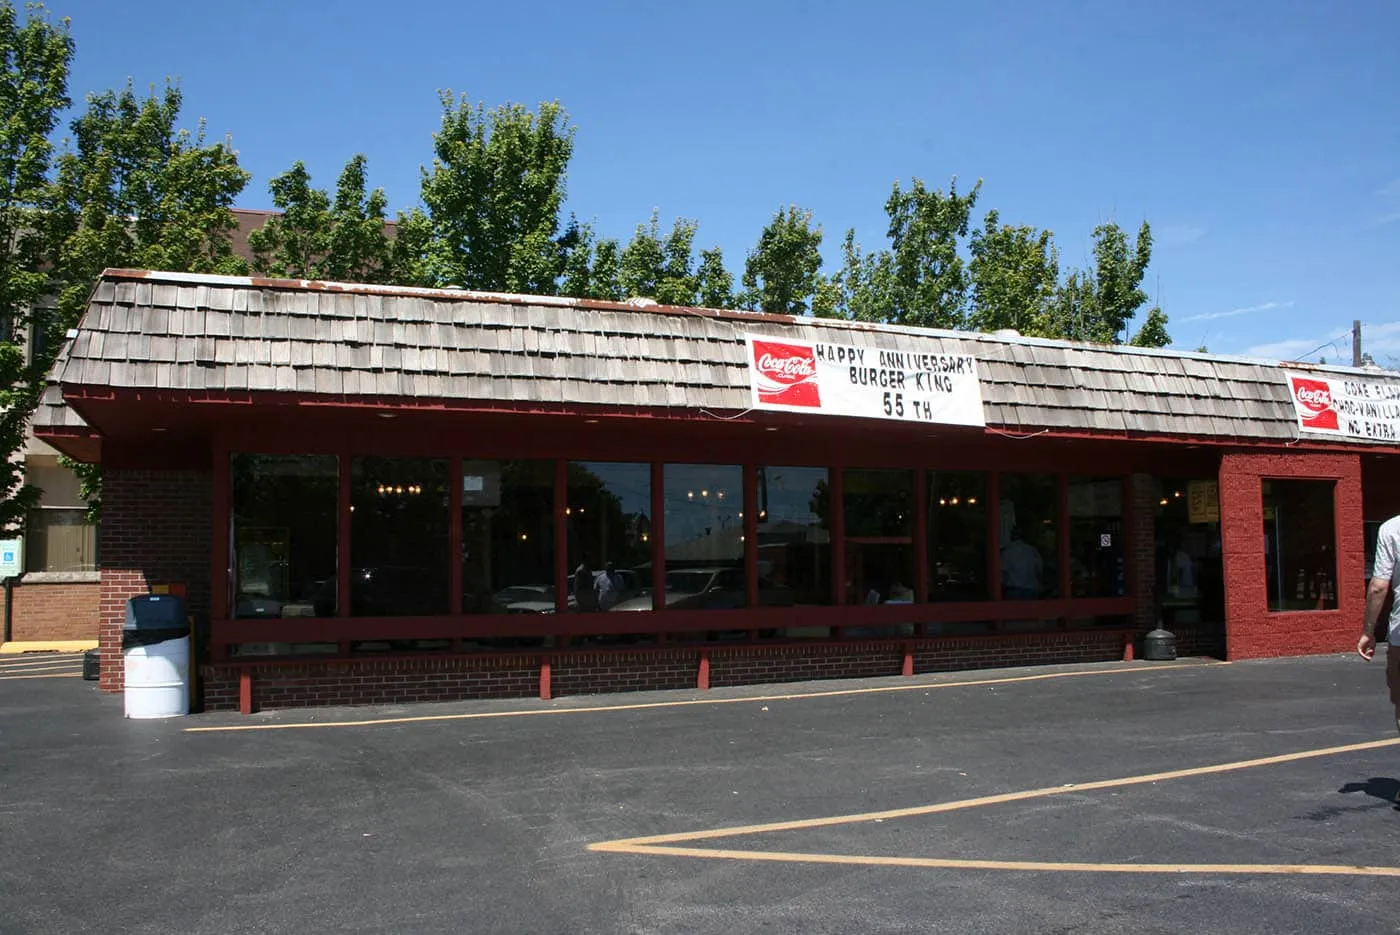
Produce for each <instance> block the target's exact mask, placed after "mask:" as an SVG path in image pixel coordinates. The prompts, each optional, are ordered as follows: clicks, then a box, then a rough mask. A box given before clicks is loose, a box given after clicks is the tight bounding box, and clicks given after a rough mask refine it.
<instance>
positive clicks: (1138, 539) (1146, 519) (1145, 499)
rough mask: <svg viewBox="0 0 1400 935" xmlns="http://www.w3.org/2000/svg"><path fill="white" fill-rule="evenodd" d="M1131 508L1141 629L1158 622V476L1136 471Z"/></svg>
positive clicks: (1136, 618) (1130, 545)
mask: <svg viewBox="0 0 1400 935" xmlns="http://www.w3.org/2000/svg"><path fill="white" fill-rule="evenodd" d="M1130 489H1131V492H1132V497H1131V501H1130V503H1129V505H1128V508H1129V509H1130V510H1131V511H1132V514H1131V515H1132V537H1133V541H1132V542H1130V543H1128V548H1130V549H1132V550H1133V582H1132V586H1133V588H1134V592H1133V593H1134V594H1136V595H1137V607H1136V608H1135V610H1134V612H1133V623H1134V625H1136V626H1137V628H1138V629H1140V630H1144V631H1146V630H1151V629H1153V628H1154V627H1156V626H1157V500H1158V496H1159V494H1158V485H1157V480H1156V478H1154V477H1151V476H1150V475H1147V474H1134V475H1133V476H1132V480H1131V482H1130Z"/></svg>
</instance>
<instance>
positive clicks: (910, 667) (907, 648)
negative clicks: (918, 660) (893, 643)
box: [900, 643, 914, 678]
mask: <svg viewBox="0 0 1400 935" xmlns="http://www.w3.org/2000/svg"><path fill="white" fill-rule="evenodd" d="M900 674H901V675H903V676H904V677H905V678H908V677H909V676H911V675H913V674H914V644H913V643H905V644H904V669H903V671H901V672H900Z"/></svg>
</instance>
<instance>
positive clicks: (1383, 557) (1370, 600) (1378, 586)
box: [1356, 516, 1400, 730]
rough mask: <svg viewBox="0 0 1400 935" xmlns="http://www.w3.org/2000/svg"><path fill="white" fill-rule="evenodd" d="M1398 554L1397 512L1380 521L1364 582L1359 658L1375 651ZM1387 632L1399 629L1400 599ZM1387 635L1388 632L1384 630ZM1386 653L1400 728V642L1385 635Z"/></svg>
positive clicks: (1387, 674)
mask: <svg viewBox="0 0 1400 935" xmlns="http://www.w3.org/2000/svg"><path fill="white" fill-rule="evenodd" d="M1397 556H1400V516H1393V517H1391V518H1390V519H1388V520H1386V521H1385V523H1384V524H1382V525H1381V530H1380V533H1379V534H1378V535H1377V536H1376V558H1375V561H1374V562H1372V564H1371V581H1370V583H1369V584H1367V586H1366V620H1365V622H1364V623H1363V625H1362V629H1361V638H1360V639H1358V640H1357V641H1356V651H1357V652H1358V653H1359V654H1360V655H1361V658H1363V659H1366V660H1368V661H1369V660H1370V659H1371V658H1372V657H1373V656H1375V654H1376V632H1377V630H1376V628H1377V626H1378V625H1379V623H1380V619H1381V608H1382V607H1384V606H1385V599H1386V598H1387V597H1389V596H1391V594H1392V592H1393V591H1394V590H1395V585H1396V584H1397V583H1400V582H1397V577H1396V576H1397V574H1400V567H1397V564H1396V558H1397ZM1389 623H1390V626H1389V630H1390V633H1392V634H1393V633H1400V601H1395V602H1393V603H1392V605H1391V608H1390V621H1389ZM1387 636H1388V637H1389V634H1387ZM1387 643H1388V646H1387V649H1386V653H1385V684H1386V688H1387V689H1389V691H1390V703H1391V704H1392V705H1393V706H1394V707H1395V727H1396V729H1397V730H1400V646H1397V645H1396V641H1395V639H1393V638H1388V640H1387Z"/></svg>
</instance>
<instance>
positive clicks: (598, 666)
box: [203, 630, 1123, 711]
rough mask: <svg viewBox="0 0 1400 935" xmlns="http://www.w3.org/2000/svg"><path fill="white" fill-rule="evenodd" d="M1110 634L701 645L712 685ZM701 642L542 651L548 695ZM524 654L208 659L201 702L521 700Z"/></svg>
mask: <svg viewBox="0 0 1400 935" xmlns="http://www.w3.org/2000/svg"><path fill="white" fill-rule="evenodd" d="M1122 639H1123V638H1122V635H1121V633H1120V632H1118V631H1111V630H1110V631H1093V630H1089V631H1083V632H1058V633H1037V634H1006V635H999V636H985V637H946V638H937V639H923V640H912V641H907V642H906V641H894V640H887V641H869V642H852V643H842V644H834V643H827V644H815V645H796V646H794V645H780V644H774V645H761V644H760V645H743V646H711V647H708V653H709V658H710V684H711V685H712V686H715V687H718V686H723V685H758V684H767V683H780V682H793V681H808V680H818V679H842V678H873V677H884V676H891V675H898V674H900V672H901V670H902V668H903V662H904V652H905V649H906V647H908V648H909V649H911V650H912V652H913V658H914V671H915V672H921V673H922V672H951V671H957V670H965V669H991V668H998V667H1006V666H1028V665H1051V664H1064V663H1073V662H1104V661H1111V660H1115V659H1121V658H1122V653H1123V643H1122ZM700 652H701V650H700V648H698V647H694V646H690V647H675V648H664V649H656V650H610V649H599V650H592V651H589V650H577V651H569V652H563V653H559V654H557V655H552V656H549V657H548V658H549V659H550V668H551V677H550V681H551V687H552V694H553V695H554V696H555V697H560V696H565V695H582V694H593V693H600V692H630V691H658V690H676V689H693V688H695V687H696V684H697V678H698V670H699V664H700ZM544 658H546V657H545V656H543V655H540V654H533V653H509V654H501V655H486V654H483V655H471V656H442V657H416V658H401V659H391V658H384V659H357V660H351V661H345V660H339V661H336V660H327V661H325V662H315V661H302V662H296V663H278V662H273V661H268V662H266V663H244V664H242V665H241V666H240V665H239V664H235V663H221V664H215V665H211V666H206V667H204V669H203V677H204V683H203V684H204V707H205V710H208V711H229V710H237V708H238V701H239V697H238V691H239V673H240V671H242V670H243V669H245V668H246V670H247V671H248V672H249V673H250V675H251V679H252V693H253V705H254V708H255V709H259V710H265V709H273V708H299V707H310V706H319V705H358V704H399V703H405V702H415V701H456V700H460V699H466V698H526V697H536V696H537V695H538V692H539V685H540V682H539V667H540V663H541V662H542V660H543V659H544Z"/></svg>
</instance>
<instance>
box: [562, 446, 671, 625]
mask: <svg viewBox="0 0 1400 935" xmlns="http://www.w3.org/2000/svg"><path fill="white" fill-rule="evenodd" d="M568 472H569V474H568V491H569V499H568V503H567V504H565V506H564V512H565V514H566V515H567V528H568V531H569V542H568V550H569V552H568V566H569V582H568V583H569V595H568V598H567V600H568V608H569V610H571V611H580V612H589V611H598V610H651V601H652V595H651V465H650V464H634V463H630V462H620V461H570V462H569V467H568Z"/></svg>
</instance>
